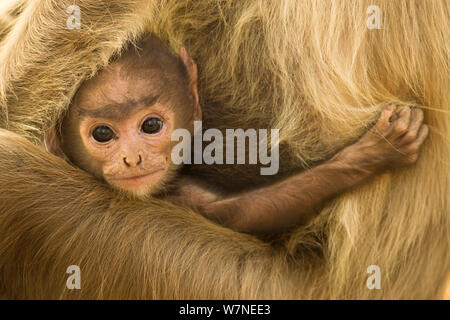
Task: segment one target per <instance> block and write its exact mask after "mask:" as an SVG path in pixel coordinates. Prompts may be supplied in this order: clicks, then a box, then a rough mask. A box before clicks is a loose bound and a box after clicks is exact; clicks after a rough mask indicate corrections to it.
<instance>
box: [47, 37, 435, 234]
mask: <svg viewBox="0 0 450 320" xmlns="http://www.w3.org/2000/svg"><path fill="white" fill-rule="evenodd" d="M139 46H140V47H141V48H140V49H136V48H135V47H131V48H129V49H128V50H127V51H126V52H125V53H124V54H123V55H122V56H121V57H120V58H119V59H118V60H116V61H114V62H112V63H111V64H110V66H108V67H107V68H106V69H104V70H103V71H101V72H100V73H98V75H96V76H95V77H94V78H92V79H90V80H87V81H85V82H84V83H83V84H82V86H81V87H80V89H79V91H78V92H77V94H76V95H75V97H74V100H73V103H72V105H71V107H70V109H69V111H68V114H67V115H66V117H65V119H64V121H63V122H62V125H61V128H60V130H59V132H56V133H55V134H53V135H50V136H49V138H48V140H47V145H48V146H49V149H50V151H52V152H53V153H55V154H57V155H59V156H62V157H64V158H66V159H68V160H69V161H70V162H72V163H73V164H75V165H77V166H78V167H80V168H82V169H84V170H86V171H88V172H90V173H92V174H93V175H95V176H96V177H98V178H99V179H102V180H104V181H105V182H107V183H108V184H109V185H111V186H112V187H114V188H115V189H117V190H120V191H121V192H125V193H128V194H130V195H133V196H136V197H146V196H149V195H155V194H159V195H161V194H163V196H164V197H165V198H166V199H167V200H169V201H173V202H176V203H178V204H183V205H187V206H191V207H195V208H196V209H197V210H199V211H200V212H201V213H202V214H204V215H205V216H206V217H208V218H209V219H211V220H214V221H216V222H218V223H220V224H222V225H224V226H227V227H230V228H232V229H234V230H237V231H241V232H248V233H256V234H271V233H278V232H283V231H285V230H287V229H288V228H290V227H293V226H295V225H298V224H302V223H306V222H308V221H309V220H310V219H311V218H313V217H314V216H315V214H316V213H317V212H319V211H320V209H321V207H322V206H323V205H324V203H325V202H326V201H327V200H329V199H330V198H331V197H333V196H335V195H337V194H339V193H342V192H343V191H345V190H347V189H349V188H350V187H352V186H355V185H357V184H359V183H361V182H362V181H364V180H366V179H367V178H369V177H371V176H373V175H375V174H377V173H380V172H382V171H384V170H387V169H391V168H393V167H400V166H404V165H409V164H413V163H414V162H415V161H416V160H417V157H418V153H419V148H420V146H421V145H422V143H423V142H424V140H425V138H426V137H427V135H428V127H427V126H426V125H425V124H423V112H422V111H421V110H420V109H417V108H413V109H410V108H409V107H398V108H397V107H395V106H393V105H390V106H388V107H387V108H385V109H384V110H383V111H382V112H381V116H380V118H379V120H378V121H377V122H376V124H375V125H374V126H373V127H372V128H371V129H370V130H369V131H368V132H366V133H365V134H364V135H363V136H362V137H361V138H360V139H359V140H358V141H357V142H356V143H354V144H352V145H349V146H347V147H345V148H344V149H342V150H341V151H339V152H338V153H337V154H336V155H335V156H334V157H333V158H332V159H330V160H328V161H326V162H325V163H323V164H321V165H319V166H317V167H314V168H312V169H310V170H307V171H305V172H302V173H299V174H295V175H293V176H290V177H288V178H286V179H284V180H282V181H280V182H277V183H274V184H272V185H269V186H266V187H261V188H259V189H256V190H252V191H248V192H245V193H242V194H239V195H236V196H233V197H229V198H222V197H220V196H219V195H217V194H214V193H213V192H212V191H210V190H208V188H207V187H203V186H201V185H199V184H197V183H195V182H194V181H192V180H189V179H188V178H185V177H178V178H176V179H175V173H176V171H177V169H179V168H180V166H177V165H175V164H173V163H172V161H171V150H172V147H173V146H174V145H175V144H176V143H177V142H172V141H171V134H172V132H173V131H174V130H175V129H177V128H185V129H188V130H190V132H191V133H192V134H193V122H194V121H195V120H201V110H200V106H199V100H198V93H197V68H196V65H195V64H194V62H193V61H192V60H191V58H190V57H189V56H188V55H187V53H186V51H185V50H184V49H182V50H181V53H180V56H177V55H174V54H172V53H171V52H170V50H169V49H168V48H167V47H166V46H165V45H164V44H163V43H162V42H161V41H160V40H158V39H157V38H155V37H153V36H149V37H148V38H146V39H144V40H143V41H142V42H141V43H140V45H139ZM218 112H220V110H218ZM394 117H396V118H394ZM168 182H172V183H174V185H175V188H174V189H173V190H172V193H169V194H168V195H164V193H162V191H164V190H165V185H166V184H167V183H168Z"/></svg>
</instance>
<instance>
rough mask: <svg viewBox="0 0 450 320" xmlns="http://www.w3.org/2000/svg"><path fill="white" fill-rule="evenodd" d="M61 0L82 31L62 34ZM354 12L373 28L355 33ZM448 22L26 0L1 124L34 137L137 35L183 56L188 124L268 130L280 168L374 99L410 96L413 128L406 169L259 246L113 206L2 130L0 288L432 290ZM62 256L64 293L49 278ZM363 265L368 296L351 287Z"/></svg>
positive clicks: (245, 173) (445, 199)
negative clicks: (374, 277)
mask: <svg viewBox="0 0 450 320" xmlns="http://www.w3.org/2000/svg"><path fill="white" fill-rule="evenodd" d="M18 3H19V2H18ZM72 4H78V5H79V6H80V8H81V12H82V28H81V30H68V29H66V27H65V26H66V20H67V17H68V14H67V13H66V8H67V7H68V6H70V5H72ZM370 5H378V6H379V7H380V9H381V17H382V29H381V30H376V29H375V30H370V29H367V28H366V19H367V18H368V15H367V14H366V9H367V8H368V7H369V6H370ZM449 16H450V8H449V2H448V1H418V0H417V1H407V0H404V1H388V0H386V1H373V0H370V1H358V2H349V1H340V2H333V3H332V2H330V1H312V0H311V1H302V2H300V1H298V2H297V1H276V2H261V1H256V0H255V1H225V2H218V1H208V0H202V1H188V0H182V1H171V2H167V1H152V2H150V1H144V0H142V1H131V0H129V1H127V0H123V1H98V0H97V1H90V0H89V1H83V3H76V1H75V3H74V1H61V0H59V1H56V0H54V1H50V0H45V1H28V2H27V3H26V6H25V9H24V11H23V12H22V13H21V14H20V15H19V16H18V17H17V18H16V19H17V22H16V23H15V24H14V26H13V27H12V28H11V29H10V31H9V33H8V34H7V35H6V37H5V38H4V39H3V41H2V44H1V45H2V48H1V51H0V61H1V62H2V63H1V66H0V79H1V80H0V94H1V108H2V115H1V126H2V127H3V128H7V129H9V130H11V131H14V132H16V133H19V134H20V135H22V136H24V137H26V138H28V139H29V140H31V141H32V142H34V143H35V144H36V145H42V141H43V137H44V133H45V132H46V131H47V130H49V129H51V128H52V127H53V126H54V125H55V124H56V123H57V122H58V119H60V118H61V117H62V115H63V114H64V111H65V110H66V109H67V107H68V104H69V102H70V100H71V97H72V96H73V94H74V93H75V91H76V89H77V87H78V86H79V85H80V83H81V82H82V81H83V80H84V79H86V78H89V77H91V76H93V75H94V74H95V73H96V71H97V70H98V69H99V68H101V67H104V66H106V65H107V64H108V61H109V59H110V58H111V56H113V55H114V54H117V53H118V52H120V49H121V48H122V47H123V46H125V44H126V43H127V42H128V41H132V40H133V39H135V37H136V36H138V35H139V34H141V33H142V32H144V31H151V32H154V33H155V34H156V35H158V36H159V37H160V38H162V39H164V40H165V41H167V42H168V43H170V45H171V46H172V48H173V49H174V50H175V51H176V52H178V51H179V48H180V46H181V45H185V46H186V47H187V49H188V52H189V53H190V55H191V56H192V57H193V58H194V60H195V61H196V62H197V64H198V66H199V76H200V79H199V84H200V99H201V105H202V107H203V111H204V112H203V116H204V127H207V128H208V127H218V128H238V127H241V128H244V129H245V128H267V127H272V128H281V131H280V139H281V145H280V151H281V152H280V157H281V163H280V168H281V169H285V170H286V172H285V173H288V172H290V171H291V170H294V169H298V168H300V167H306V166H308V165H311V164H314V163H315V162H318V161H320V160H323V159H325V158H327V157H329V156H331V155H332V154H333V153H334V152H335V151H336V150H338V149H339V148H342V146H344V145H346V144H348V143H350V142H352V141H354V140H355V139H356V138H357V137H358V136H359V135H360V134H361V133H362V132H363V131H364V130H366V128H367V127H368V126H369V125H370V124H371V123H372V122H373V121H374V120H375V119H376V118H377V116H378V112H379V111H380V110H381V108H382V105H381V103H382V102H384V101H392V102H394V103H396V104H408V105H409V104H414V105H417V106H422V107H423V108H424V110H425V117H426V120H425V122H426V123H427V124H428V126H429V127H430V135H429V137H428V139H427V141H426V143H425V145H424V147H423V149H422V153H421V157H420V159H419V161H418V163H417V164H416V165H415V166H414V167H413V168H409V169H405V170H401V171H398V172H395V173H392V174H384V175H382V176H380V177H377V178H376V179H373V180H372V181H370V182H369V183H367V184H365V185H363V186H361V187H358V188H355V189H354V190H352V191H351V192H348V193H346V194H345V195H342V196H340V197H339V198H337V199H335V200H334V201H333V202H332V203H330V204H329V205H328V206H327V207H326V208H325V209H323V210H322V213H321V215H320V217H319V218H318V219H316V220H315V221H314V222H313V223H311V224H310V225H308V226H307V227H306V228H299V229H298V230H296V231H294V232H293V233H291V234H289V235H286V238H285V239H284V242H282V243H281V244H278V246H272V245H270V244H268V243H265V242H263V241H261V240H259V239H257V238H254V237H252V236H248V235H244V234H239V233H235V232H233V231H231V230H227V229H224V228H221V227H219V226H217V225H214V224H212V223H210V222H209V221H207V220H205V219H203V218H202V217H200V216H199V215H197V214H196V213H194V212H191V211H187V210H184V209H181V208H178V207H176V206H173V205H170V204H168V203H165V202H159V201H157V200H154V201H152V202H151V203H138V202H127V201H125V200H123V199H120V198H117V197H116V196H115V195H114V194H112V193H110V192H109V191H108V190H107V189H106V188H105V187H104V186H102V185H101V184H99V183H96V182H95V180H93V178H91V177H90V176H89V175H87V174H85V173H83V172H81V171H79V170H75V169H73V168H71V167H70V166H68V165H66V164H65V163H64V162H63V161H62V160H59V159H57V158H55V157H54V156H52V155H50V154H48V153H45V152H44V151H43V150H42V149H39V148H37V147H32V146H30V145H29V144H27V143H26V142H24V141H23V140H20V139H17V138H12V137H11V135H10V134H8V133H5V131H2V138H1V140H0V144H1V145H2V146H1V148H0V152H1V155H0V165H1V168H2V170H0V181H1V182H2V183H1V184H0V234H1V235H2V236H1V238H0V257H1V258H0V270H1V273H0V274H1V281H0V289H1V292H2V295H3V297H7V298H385V299H388V298H436V297H439V296H440V295H441V294H442V290H443V285H444V281H445V278H446V274H447V272H448V271H449V267H450V251H449V248H450V232H449V230H450V220H449V212H450V202H449V198H450V197H449V195H450V180H449V179H450V166H449V163H448V159H449V154H450V143H449V135H450V118H449V109H450V108H449V106H450V101H449V100H450V97H449V92H450V91H449V83H450V81H449V80H450V79H449V74H448V72H447V71H448V70H449V59H448V51H447V49H446V39H448V38H449V32H450V31H449V30H450V28H448V21H449ZM6 30H8V28H6ZM39 163H40V164H42V166H41V168H45V170H43V169H41V170H36V168H33V167H32V166H31V164H34V165H36V164H39ZM27 164H28V165H27ZM192 170H194V171H195V173H197V174H202V175H203V176H204V177H206V178H209V177H212V178H211V179H215V180H216V181H223V182H224V184H225V185H229V186H230V187H232V188H236V184H235V183H237V182H238V183H239V186H240V187H242V188H245V186H246V185H247V186H249V185H254V184H255V183H260V182H263V181H262V179H261V177H259V176H258V174H259V172H258V171H257V168H252V167H247V166H235V167H231V168H229V167H228V166H217V167H213V166H193V167H192ZM237 177H239V180H237ZM51 181H52V183H50V182H51ZM236 181H237V182H236ZM3 182H8V183H3ZM232 183H233V184H232ZM43 186H45V188H43ZM17 191H20V192H17ZM59 195H61V196H59ZM71 264H76V265H79V266H80V267H81V270H82V289H81V290H72V291H69V290H67V289H66V287H65V281H66V279H67V276H68V275H67V274H65V270H66V268H67V267H68V266H69V265H71ZM372 264H376V265H378V266H379V267H380V269H381V272H382V273H381V276H382V278H381V290H369V289H368V288H367V286H366V280H367V277H368V276H369V275H368V274H367V273H366V269H367V267H368V266H370V265H372Z"/></svg>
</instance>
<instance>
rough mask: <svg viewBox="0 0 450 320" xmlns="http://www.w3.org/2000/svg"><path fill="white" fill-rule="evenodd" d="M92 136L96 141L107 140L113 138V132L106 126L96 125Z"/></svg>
mask: <svg viewBox="0 0 450 320" xmlns="http://www.w3.org/2000/svg"><path fill="white" fill-rule="evenodd" d="M92 137H93V138H94V139H95V140H96V141H98V142H108V141H109V140H111V139H112V138H114V132H113V131H112V130H111V129H110V128H109V127H107V126H98V127H97V128H95V129H94V131H93V132H92Z"/></svg>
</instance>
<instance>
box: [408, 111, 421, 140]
mask: <svg viewBox="0 0 450 320" xmlns="http://www.w3.org/2000/svg"><path fill="white" fill-rule="evenodd" d="M422 123H423V111H422V110H421V109H418V108H413V109H412V111H411V122H410V125H409V129H408V132H407V133H406V134H405V135H404V139H405V142H412V141H414V140H415V139H416V138H417V135H418V131H419V129H420V127H421V125H422Z"/></svg>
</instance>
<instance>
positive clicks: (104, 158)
mask: <svg viewBox="0 0 450 320" xmlns="http://www.w3.org/2000/svg"><path fill="white" fill-rule="evenodd" d="M181 58H182V59H183V62H182V63H184V64H185V65H186V70H187V76H188V79H187V81H185V82H182V81H180V80H179V79H177V77H176V76H173V75H172V74H167V72H166V73H164V71H165V70H161V69H160V68H146V69H142V70H136V69H133V70H130V67H129V64H127V63H125V62H126V61H125V62H123V61H121V60H119V61H117V62H115V63H113V64H111V65H110V66H109V67H108V68H107V69H106V70H104V71H102V72H100V73H99V74H98V75H97V76H95V77H94V78H92V79H90V80H87V81H85V82H84V83H83V85H82V86H81V88H80V90H79V91H78V92H77V94H76V96H75V98H74V101H73V103H72V106H71V108H70V109H69V113H68V115H67V116H66V118H65V120H64V122H63V125H62V149H63V153H64V154H65V155H66V156H67V157H68V158H69V160H70V161H71V162H73V163H74V164H76V165H77V166H79V167H80V168H82V169H84V170H86V171H88V172H90V173H92V174H93V175H95V176H97V177H98V178H101V179H104V180H105V181H106V182H107V183H108V184H110V185H111V186H113V187H114V188H116V189H119V190H121V191H124V192H126V193H128V194H132V195H134V196H137V197H145V196H147V195H150V194H155V193H157V192H160V191H161V190H162V187H163V186H164V184H165V182H167V181H169V180H172V178H173V174H174V173H175V171H176V169H178V167H179V166H177V165H175V164H174V163H173V162H172V161H171V151H172V148H173V146H174V145H175V144H176V143H177V142H173V141H172V140H171V136H172V133H173V131H174V130H176V129H178V128H184V129H188V130H189V131H191V132H192V131H193V122H194V121H195V120H200V119H201V111H200V109H199V106H198V96H197V88H196V68H195V65H194V64H193V63H192V62H191V63H188V62H190V60H186V59H188V57H187V55H186V54H185V52H182V56H181Z"/></svg>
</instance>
